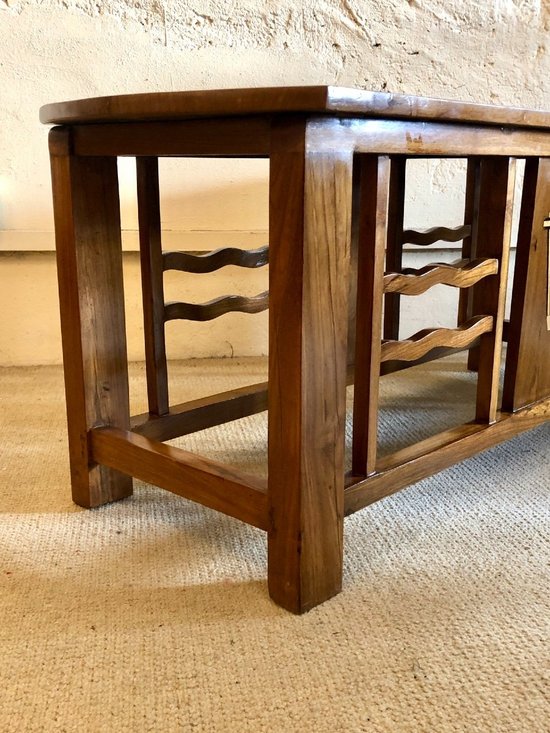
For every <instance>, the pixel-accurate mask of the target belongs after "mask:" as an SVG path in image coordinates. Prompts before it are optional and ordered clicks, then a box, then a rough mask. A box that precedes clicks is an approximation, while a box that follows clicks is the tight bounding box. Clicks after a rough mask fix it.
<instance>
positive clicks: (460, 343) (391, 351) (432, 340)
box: [381, 316, 493, 361]
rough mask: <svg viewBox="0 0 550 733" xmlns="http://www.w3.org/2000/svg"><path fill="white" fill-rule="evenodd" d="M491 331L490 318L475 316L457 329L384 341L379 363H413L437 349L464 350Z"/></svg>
mask: <svg viewBox="0 0 550 733" xmlns="http://www.w3.org/2000/svg"><path fill="white" fill-rule="evenodd" d="M492 330H493V317H492V316H476V317H475V318H471V319H470V320H469V321H466V323H464V324H462V326H459V327H458V328H430V329H425V330H423V331H419V332H418V333H415V334H414V336H411V337H410V338H409V339H406V340H405V341H384V342H383V343H382V358H381V361H388V360H390V359H395V360H398V361H415V360H416V359H420V358H421V357H423V356H425V354H427V353H428V352H429V351H431V350H432V349H436V348H439V347H445V348H450V349H464V348H466V347H467V346H470V344H472V343H473V342H474V341H475V340H476V339H477V338H479V337H480V336H481V335H482V334H484V333H490V332H491V331H492Z"/></svg>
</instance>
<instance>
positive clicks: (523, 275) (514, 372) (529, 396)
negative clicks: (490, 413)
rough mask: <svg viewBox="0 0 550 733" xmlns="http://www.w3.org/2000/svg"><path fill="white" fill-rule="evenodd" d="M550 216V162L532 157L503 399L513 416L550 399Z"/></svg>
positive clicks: (527, 174)
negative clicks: (548, 226) (548, 223)
mask: <svg viewBox="0 0 550 733" xmlns="http://www.w3.org/2000/svg"><path fill="white" fill-rule="evenodd" d="M549 212H550V158H527V161H526V165H525V179H524V184H523V196H522V200H521V216H520V225H519V232H518V246H517V252H516V267H515V271H514V290H513V294H512V308H511V314H510V328H509V332H508V333H509V336H508V350H507V355H506V373H505V378H504V392H503V399H502V407H503V409H504V410H508V411H510V412H514V411H515V410H519V409H520V408H521V407H524V406H526V405H529V404H530V403H532V402H536V401H537V400H540V399H543V398H545V397H548V396H549V395H550V331H549V330H548V328H547V319H546V309H547V295H548V287H549V286H550V284H549V282H548V266H549V263H548V259H549V258H550V252H549V251H548V234H547V230H545V229H544V219H545V217H547V216H548V213H549Z"/></svg>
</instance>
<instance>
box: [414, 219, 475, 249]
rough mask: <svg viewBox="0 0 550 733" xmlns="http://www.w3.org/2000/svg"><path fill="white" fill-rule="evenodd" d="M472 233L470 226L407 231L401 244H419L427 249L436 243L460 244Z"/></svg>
mask: <svg viewBox="0 0 550 733" xmlns="http://www.w3.org/2000/svg"><path fill="white" fill-rule="evenodd" d="M471 233H472V227H471V226H470V225H469V224H464V226H460V227H456V228H454V229H449V228H448V227H432V228H431V229H426V231H425V232H418V231H416V229H406V230H405V231H404V232H403V236H402V238H401V242H402V243H403V244H417V245H419V246H420V247H427V246H428V245H429V244H434V242H460V240H462V239H464V238H465V237H469V236H470V235H471Z"/></svg>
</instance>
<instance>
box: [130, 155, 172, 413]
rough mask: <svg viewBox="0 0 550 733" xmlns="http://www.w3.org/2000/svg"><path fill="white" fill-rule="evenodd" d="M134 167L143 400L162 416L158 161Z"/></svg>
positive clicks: (164, 410)
mask: <svg viewBox="0 0 550 733" xmlns="http://www.w3.org/2000/svg"><path fill="white" fill-rule="evenodd" d="M136 167H137V171H136V172H137V200H138V218H139V249H140V261H141V292H142V302H143V332H144V339H145V367H146V374H147V399H148V401H149V412H150V413H151V414H152V415H165V414H166V413H167V412H168V407H169V404H168V369H167V366H166V341H165V334H164V282H163V276H162V272H163V261H162V242H161V221H160V192H159V172H158V159H157V158H137V159H136Z"/></svg>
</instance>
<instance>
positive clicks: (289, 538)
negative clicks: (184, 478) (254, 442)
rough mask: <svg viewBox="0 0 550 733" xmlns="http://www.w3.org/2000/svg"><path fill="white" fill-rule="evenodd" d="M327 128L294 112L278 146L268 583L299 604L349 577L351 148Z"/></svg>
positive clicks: (273, 201)
mask: <svg viewBox="0 0 550 733" xmlns="http://www.w3.org/2000/svg"><path fill="white" fill-rule="evenodd" d="M322 136H323V129H322V126H321V127H317V128H316V129H315V130H314V131H311V129H310V126H309V124H308V123H306V122H304V121H302V120H299V119H291V120H286V119H284V120H282V121H281V122H280V123H279V122H278V123H277V124H276V125H275V126H274V130H273V140H272V152H271V175H270V248H271V263H270V272H269V291H270V310H269V315H270V324H269V328H270V341H269V343H270V349H269V395H268V400H269V409H268V421H269V445H268V495H269V503H270V517H271V528H270V532H269V539H268V582H269V592H270V594H271V596H272V598H273V599H274V600H276V601H277V603H279V604H280V605H282V606H283V607H285V608H287V609H289V610H292V611H294V612H303V611H305V610H307V609H309V608H312V607H313V606H315V605H317V604H318V603H320V602H321V601H323V600H325V599H327V598H330V597H331V596H332V595H334V594H335V593H338V591H339V590H340V588H341V582H342V553H343V544H342V543H343V499H344V424H345V404H346V403H345V400H346V391H345V386H346V362H347V358H346V357H347V319H348V302H347V299H348V271H349V259H350V237H351V193H352V157H351V155H349V154H347V153H346V152H344V153H342V152H341V151H340V150H339V149H338V148H335V149H334V150H332V151H328V150H324V151H323V152H322V153H319V152H318V147H319V144H320V142H321V141H322ZM336 211H337V212H338V217H335V216H334V215H333V212H336Z"/></svg>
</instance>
